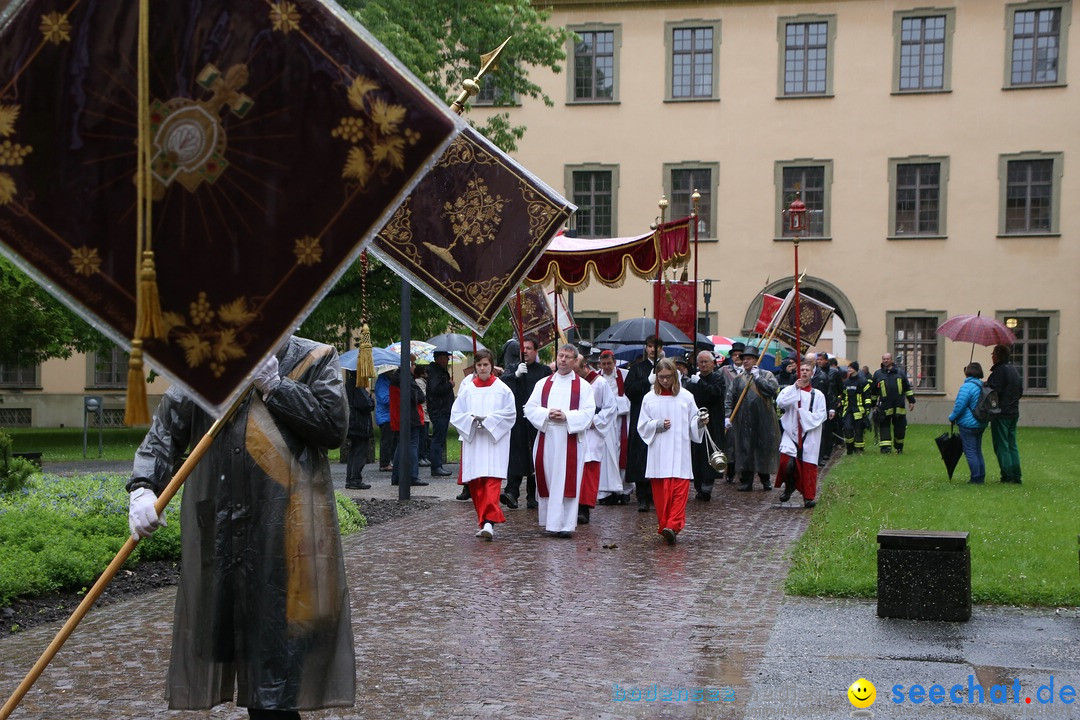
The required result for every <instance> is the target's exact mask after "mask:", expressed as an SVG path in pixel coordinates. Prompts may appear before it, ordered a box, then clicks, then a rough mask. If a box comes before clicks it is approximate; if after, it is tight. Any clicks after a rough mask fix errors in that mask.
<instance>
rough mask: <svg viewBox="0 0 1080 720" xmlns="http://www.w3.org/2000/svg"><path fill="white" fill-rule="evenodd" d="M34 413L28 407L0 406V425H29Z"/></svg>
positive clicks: (32, 422)
mask: <svg viewBox="0 0 1080 720" xmlns="http://www.w3.org/2000/svg"><path fill="white" fill-rule="evenodd" d="M33 424H34V414H33V411H31V410H30V408H6V407H2V406H0V427H5V428H11V427H26V428H28V427H31V426H33Z"/></svg>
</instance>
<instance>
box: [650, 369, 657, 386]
mask: <svg viewBox="0 0 1080 720" xmlns="http://www.w3.org/2000/svg"><path fill="white" fill-rule="evenodd" d="M655 383H656V373H654V372H652V373H649V384H650V385H653V384H655Z"/></svg>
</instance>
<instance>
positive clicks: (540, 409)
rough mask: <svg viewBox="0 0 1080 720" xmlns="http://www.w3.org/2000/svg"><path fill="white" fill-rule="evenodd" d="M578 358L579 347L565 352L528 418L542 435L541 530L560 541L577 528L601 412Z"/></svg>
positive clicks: (537, 460) (539, 387)
mask: <svg viewBox="0 0 1080 720" xmlns="http://www.w3.org/2000/svg"><path fill="white" fill-rule="evenodd" d="M577 357H578V352H577V348H576V347H574V346H573V345H569V344H567V345H563V346H562V347H560V348H559V351H558V353H557V354H556V355H555V367H556V372H555V374H553V375H549V376H548V377H547V378H545V379H544V380H541V381H540V382H538V383H536V387H534V388H533V391H532V395H530V396H529V400H528V402H526V403H525V417H526V418H527V419H528V421H529V422H530V423H532V425H533V427H535V428H536V429H537V430H538V432H537V434H536V441H535V442H534V443H533V462H534V465H535V467H536V494H537V503H538V505H539V512H540V524H541V525H543V526H544V528H545V529H546V530H547V531H548V532H552V533H556V534H557V535H558V536H559V537H570V536H571V534H572V533H573V531H574V529H575V528H576V527H577V519H578V517H577V516H578V497H579V495H578V493H579V492H580V490H581V476H582V471H583V470H584V467H585V445H584V442H583V441H584V436H585V430H587V429H588V427H589V425H590V424H591V423H592V419H593V415H594V414H595V411H596V407H595V405H594V404H593V391H592V386H591V385H589V383H587V382H585V381H584V380H582V379H581V378H580V377H578V375H577V373H576V372H574V366H575V365H576V363H577Z"/></svg>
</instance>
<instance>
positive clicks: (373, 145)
mask: <svg viewBox="0 0 1080 720" xmlns="http://www.w3.org/2000/svg"><path fill="white" fill-rule="evenodd" d="M379 89H380V86H379V84H378V83H377V82H375V81H374V80H371V79H369V78H366V77H364V76H363V75H358V76H357V77H356V79H354V80H353V82H352V85H350V86H349V94H348V100H349V105H350V106H351V107H352V108H353V109H354V110H356V111H357V112H358V113H360V114H359V115H352V116H349V117H343V118H341V121H340V122H339V123H338V126H337V127H336V128H334V129H333V130H332V131H330V136H331V137H335V138H340V139H341V140H344V141H345V142H347V143H349V144H350V145H352V147H351V148H349V154H348V157H347V158H346V160H345V168H344V169H343V170H342V172H341V176H342V177H343V178H345V179H346V180H355V181H356V182H358V183H359V184H360V187H361V189H366V188H367V185H368V182H369V181H370V180H371V179H372V178H373V177H379V178H388V177H390V175H391V174H393V172H394V171H396V170H404V169H405V150H406V148H407V147H408V146H410V145H415V144H416V143H417V142H418V141H419V140H420V133H418V132H416V131H415V130H413V129H411V128H407V127H402V123H403V122H404V121H405V116H406V114H407V112H408V111H407V110H406V108H405V106H403V105H396V104H394V103H389V102H387V101H386V100H384V99H383V98H381V97H378V95H376V94H375V93H376V91H377V90H379Z"/></svg>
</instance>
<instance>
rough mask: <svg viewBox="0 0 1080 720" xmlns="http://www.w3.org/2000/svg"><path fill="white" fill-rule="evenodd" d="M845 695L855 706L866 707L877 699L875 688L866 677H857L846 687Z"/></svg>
mask: <svg viewBox="0 0 1080 720" xmlns="http://www.w3.org/2000/svg"><path fill="white" fill-rule="evenodd" d="M847 697H848V700H850V701H851V704H852V705H854V706H855V707H857V708H859V709H862V708H868V707H870V706H871V705H873V704H874V700H876V699H877V688H875V687H874V683H872V682H870V681H869V680H867V679H866V678H859V679H858V680H856V681H855V682H853V683H851V687H849V688H848V689H847Z"/></svg>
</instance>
